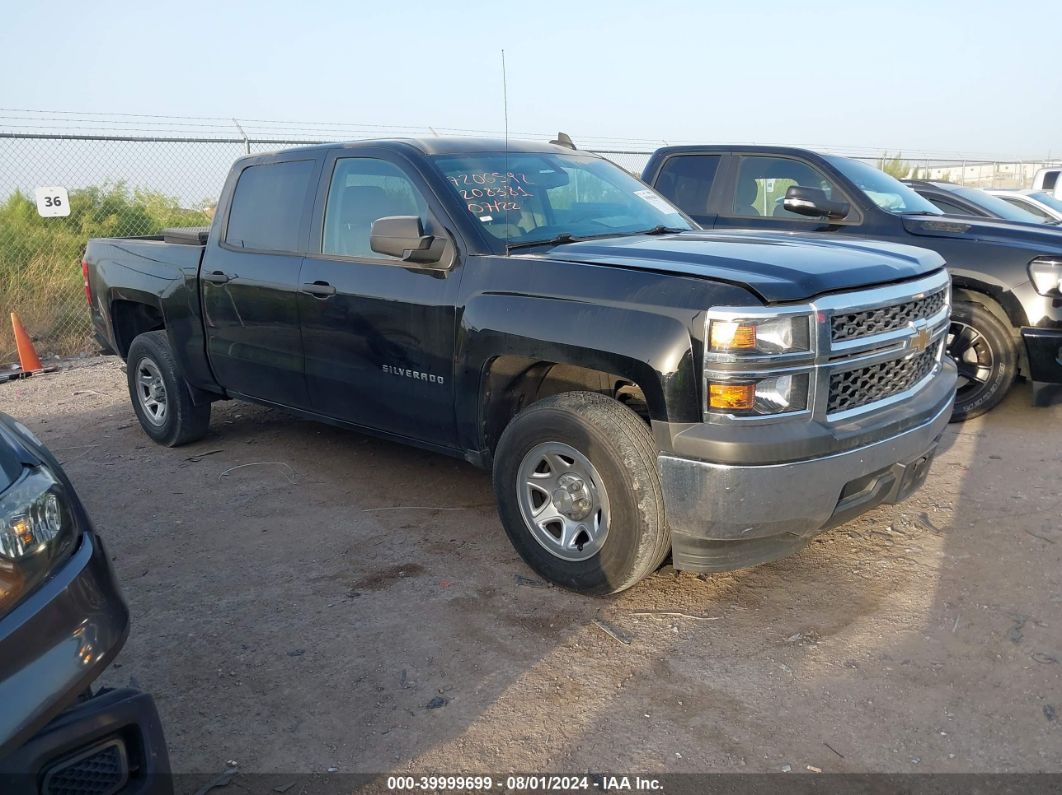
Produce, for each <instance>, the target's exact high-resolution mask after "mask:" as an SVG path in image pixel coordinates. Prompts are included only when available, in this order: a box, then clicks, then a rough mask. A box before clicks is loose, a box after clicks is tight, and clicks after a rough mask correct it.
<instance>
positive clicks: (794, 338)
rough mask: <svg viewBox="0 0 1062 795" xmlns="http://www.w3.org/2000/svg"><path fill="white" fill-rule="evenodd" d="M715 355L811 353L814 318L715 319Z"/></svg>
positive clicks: (712, 337)
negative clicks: (812, 319) (809, 351)
mask: <svg viewBox="0 0 1062 795" xmlns="http://www.w3.org/2000/svg"><path fill="white" fill-rule="evenodd" d="M708 337H709V342H708V349H709V351H710V352H712V353H736V354H742V353H746V354H749V353H751V354H757V353H758V354H772V353H792V352H797V351H806V350H810V342H811V316H810V315H794V316H791V317H772V318H763V319H755V318H748V319H741V320H713V321H712V322H711V328H710V329H709V332H708Z"/></svg>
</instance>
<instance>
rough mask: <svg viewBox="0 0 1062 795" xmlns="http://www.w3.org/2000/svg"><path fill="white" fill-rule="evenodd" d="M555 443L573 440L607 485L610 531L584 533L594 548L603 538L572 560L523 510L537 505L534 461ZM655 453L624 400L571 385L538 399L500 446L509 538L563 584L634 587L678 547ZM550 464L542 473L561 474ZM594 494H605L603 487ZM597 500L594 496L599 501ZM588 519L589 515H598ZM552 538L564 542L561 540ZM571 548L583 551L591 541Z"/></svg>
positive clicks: (590, 589) (584, 588)
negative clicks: (585, 555)
mask: <svg viewBox="0 0 1062 795" xmlns="http://www.w3.org/2000/svg"><path fill="white" fill-rule="evenodd" d="M550 445H558V446H559V447H560V448H565V447H566V448H571V449H573V450H574V451H576V453H578V454H580V455H581V456H583V457H584V458H585V460H587V461H589V463H590V470H591V471H592V475H593V478H592V479H593V480H595V482H596V480H598V479H599V480H600V485H601V486H603V491H604V492H605V493H606V494H605V497H604V498H603V500H604V503H605V506H606V507H605V509H604V511H605V512H607V523H606V527H607V531H606V533H604V534H603V535H602V537H601V540H600V542H598V541H594V540H592V539H591V538H590V537H589V536H585V534H584V537H585V538H586V543H587V544H589V545H590V547H589V548H594V547H595V546H596V545H597V544H598V543H600V547H599V548H597V549H596V552H594V553H593V555H592V557H589V558H587V559H585V560H566V559H563V558H562V557H560V556H558V555H559V554H560V553H558V552H557V551H551V549H550V548H547V546H546V544H547V543H551V542H549V540H548V539H545V540H539V539H540V538H545V537H544V533H543V529H542V528H539V529H538V531H537V534H538V537H536V531H535V530H533V529H532V521H530V520H527V519H525V516H524V510H525V509H526V510H528V511H534V510H535V508H534V506H533V505H532V503H534V502H535V498H534V497H532V498H531V499H530V502H528V499H527V498H526V496H525V495H526V494H531V493H532V492H533V489H530V490H529V489H528V484H529V483H530V481H528V480H526V479H525V477H526V473H527V472H529V471H531V472H533V473H534V474H532V476H531V477H532V478H534V477H538V476H539V475H538V474H537V473H539V471H540V470H538V469H536V470H529V469H527V467H529V466H531V463H529V462H532V461H533V460H534V459H535V457H536V456H538V455H539V453H538V452H536V451H539V450H542V449H549V446H550ZM546 455H548V453H547V454H546ZM562 457H563V455H562ZM656 458H657V450H656V444H655V443H654V441H653V436H652V433H651V432H650V430H649V428H648V427H647V426H646V424H645V423H644V422H643V421H642V420H641V419H640V418H639V417H638V415H636V414H635V413H634V412H633V411H631V410H630V409H629V408H627V407H626V406H624V405H623V404H621V403H620V402H619V401H616V400H613V399H612V398H609V397H606V396H604V395H600V394H596V393H593V392H567V393H564V394H560V395H554V396H553V397H548V398H545V399H543V400H540V401H538V402H536V403H534V404H532V405H531V406H529V407H528V408H526V409H524V410H523V411H522V412H520V413H519V414H518V415H517V416H516V417H515V418H514V419H513V420H512V422H510V423H509V425H508V426H507V427H506V429H505V432H504V433H503V434H502V436H501V439H500V440H499V442H498V447H497V449H496V451H495V457H494V493H495V495H496V496H497V499H498V513H499V515H500V516H501V521H502V524H503V525H504V527H505V532H506V533H507V534H508V536H509V540H510V541H512V544H513V546H514V547H516V551H517V552H519V553H520V557H522V558H523V559H524V561H525V562H526V563H527V564H528V565H529V566H530V567H531V568H532V569H534V570H535V571H536V572H538V573H539V574H540V575H541V576H542V577H544V578H546V579H547V580H550V581H551V582H554V583H556V584H557V585H560V586H563V587H565V588H570V589H571V590H573V591H578V592H580V593H584V594H596V595H603V594H610V593H617V592H619V591H622V590H624V589H626V588H630V587H631V586H632V585H634V584H635V583H636V582H638V581H639V580H641V579H642V578H643V577H645V576H646V575H648V574H650V573H652V572H653V571H655V570H656V569H657V568H659V567H660V564H661V563H663V562H664V559H665V558H666V557H667V555H668V553H669V552H670V551H671V535H670V533H669V532H668V529H667V523H666V520H665V517H664V499H663V493H662V490H661V488H660V475H659V473H658V472H657V463H656ZM571 460H572V462H573V464H575V465H576V466H578V461H575V460H574V459H571ZM543 463H545V462H543ZM522 468H523V471H524V473H525V476H521V470H522ZM546 470H547V473H546V474H545V475H542V476H543V477H546V478H552V477H555V475H556V473H552V472H549V471H548V470H549V467H548V465H547V467H546ZM558 471H560V470H558ZM571 471H573V472H574V471H576V470H571ZM553 493H554V494H557V492H553ZM594 494H595V495H597V496H598V497H600V496H601V495H600V494H599V493H598V492H597V490H596V489H594ZM560 496H561V498H562V499H566V497H565V495H563V494H562V495H560ZM539 499H544V500H545V502H547V503H548V506H547V507H550V508H552V509H553V510H557V508H556V506H557V505H559V504H560V503H559V502H557V500H555V499H554V498H553V497H550V498H548V499H546V498H542V497H539ZM522 505H523V506H524V508H522V507H521V506H522ZM598 507H599V506H598V505H597V504H596V503H595V504H594V509H595V510H596V509H597V508H598ZM595 515H596V514H595ZM561 521H563V519H562V520H561ZM576 521H580V520H579V519H578V516H577V517H576ZM582 521H587V522H590V521H592V517H590V518H587V519H585V520H582ZM562 532H563V531H561V534H562ZM552 544H553V545H554V546H557V545H559V544H560V540H559V539H558V540H557V541H554V542H552ZM558 548H559V547H558ZM571 551H572V554H582V552H583V551H584V546H583V545H582V544H580V545H578V547H577V549H573V550H571Z"/></svg>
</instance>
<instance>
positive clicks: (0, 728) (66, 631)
mask: <svg viewBox="0 0 1062 795" xmlns="http://www.w3.org/2000/svg"><path fill="white" fill-rule="evenodd" d="M85 521H87V519H86V520H85ZM128 631H129V609H128V608H127V607H126V605H125V602H124V601H123V600H122V596H121V594H120V593H119V591H118V585H117V583H116V581H115V578H114V574H113V572H112V571H111V566H110V562H109V561H108V560H107V554H106V552H105V551H104V548H103V545H102V543H101V542H100V540H99V538H98V537H96V535H95V534H94V533H92V532H89V531H87V532H83V533H82V535H81V540H80V543H79V545H78V547H77V549H76V550H74V554H73V555H72V556H71V558H70V559H69V560H67V561H66V563H65V564H63V566H62V567H60V569H59V570H58V571H56V572H55V573H54V574H53V575H52V577H51V578H50V579H49V580H47V581H45V582H44V584H43V585H41V586H40V587H39V588H37V589H36V590H35V591H33V592H32V593H31V594H29V596H27V597H26V598H25V599H23V600H22V601H21V602H20V603H19V604H18V605H16V606H15V608H14V609H13V610H12V611H11V612H10V613H9V614H8V615H6V616H4V617H3V618H2V619H0V705H2V708H0V758H3V757H5V756H6V755H7V753H8V752H9V751H11V750H12V749H13V748H15V747H18V746H19V745H21V744H22V743H23V742H24V741H25V740H26V739H28V738H29V736H30V735H32V734H33V733H34V732H36V731H37V730H38V729H40V728H41V727H42V726H43V725H44V724H45V723H46V722H47V721H49V720H50V719H51V718H52V717H54V716H55V715H56V714H57V713H59V712H60V711H61V710H63V709H64V708H65V707H67V706H69V705H70V704H72V703H73V702H74V701H75V700H76V699H77V698H78V696H79V695H80V694H82V693H84V692H85V691H86V690H87V689H88V687H89V685H90V684H91V683H92V682H93V681H94V680H95V679H96V678H97V677H98V676H99V675H100V674H101V673H102V672H103V670H104V669H105V668H106V667H107V666H108V665H110V663H111V661H112V660H113V659H114V658H115V656H116V655H117V654H118V651H119V649H121V647H122V644H124V643H125V638H126V634H127V633H128Z"/></svg>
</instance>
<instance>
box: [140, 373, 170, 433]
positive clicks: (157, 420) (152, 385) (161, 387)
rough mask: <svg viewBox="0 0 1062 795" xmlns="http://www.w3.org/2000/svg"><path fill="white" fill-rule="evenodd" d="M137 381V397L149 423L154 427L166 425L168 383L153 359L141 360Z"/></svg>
mask: <svg viewBox="0 0 1062 795" xmlns="http://www.w3.org/2000/svg"><path fill="white" fill-rule="evenodd" d="M135 381H136V397H137V400H138V401H139V402H140V408H141V409H143V411H144V416H146V417H147V419H148V422H150V423H151V424H152V425H163V424H165V422H166V414H167V408H168V400H167V395H166V381H165V380H163V378H162V371H161V370H159V366H158V365H157V364H155V362H154V360H153V359H148V358H144V359H141V360H140V363H139V364H138V365H137V366H136V376H135Z"/></svg>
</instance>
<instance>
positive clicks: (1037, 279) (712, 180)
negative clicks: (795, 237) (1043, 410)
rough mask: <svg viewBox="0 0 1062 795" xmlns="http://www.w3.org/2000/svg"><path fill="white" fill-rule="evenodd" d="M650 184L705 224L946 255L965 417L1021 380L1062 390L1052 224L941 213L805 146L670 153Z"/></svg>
mask: <svg viewBox="0 0 1062 795" xmlns="http://www.w3.org/2000/svg"><path fill="white" fill-rule="evenodd" d="M643 179H644V180H645V181H646V182H647V183H649V184H650V185H652V186H653V187H654V188H656V190H658V191H659V192H660V193H662V194H663V195H664V196H665V197H667V198H668V199H670V200H671V201H673V202H674V203H675V204H677V205H678V206H679V207H680V208H681V209H683V210H684V211H685V212H686V213H688V214H689V215H690V216H691V217H692V218H693V219H694V220H695V221H697V223H698V224H700V225H701V226H703V227H706V228H714V229H719V230H725V229H733V228H744V229H752V230H758V231H768V230H776V231H787V232H793V233H800V234H805V235H810V236H814V237H817V238H818V239H820V240H827V239H833V240H850V241H852V242H857V241H862V240H867V239H874V240H883V241H888V242H893V243H906V244H909V245H915V246H922V247H925V248H929V249H932V250H933V251H936V252H938V253H939V254H941V255H942V256H943V257H944V259H945V260H946V261H947V263H948V270H949V271H950V272H951V277H952V283H953V285H954V298H955V308H954V312H953V315H952V324H951V328H950V330H949V332H948V353H949V354H950V355H951V357H952V358H953V359H954V360H955V361H956V362H957V364H958V368H959V387H958V394H957V395H956V398H955V414H954V419H956V420H964V419H969V418H971V417H975V416H977V415H979V414H983V413H984V412H986V411H988V410H989V409H991V408H993V407H994V406H995V405H996V404H998V403H999V402H1000V401H1001V400H1002V399H1003V398H1004V396H1005V395H1006V393H1007V390H1008V389H1010V386H1011V385H1012V384H1013V383H1014V379H1015V377H1016V376H1017V375H1018V374H1019V373H1022V374H1024V375H1025V376H1027V377H1028V378H1029V379H1031V380H1032V381H1033V382H1034V383H1049V384H1058V383H1062V286H1060V282H1062V233H1060V232H1058V231H1054V230H1052V229H1051V228H1050V227H1043V226H1039V225H1036V226H1033V225H1029V224H1018V223H1007V222H1005V221H1001V220H994V219H988V218H962V219H959V218H952V217H941V216H942V213H941V211H940V210H939V209H937V207H935V206H934V205H933V204H931V203H930V202H929V201H927V200H926V199H924V198H923V197H921V196H919V195H918V194H917V193H916V192H915V191H914V190H912V189H911V188H909V187H908V186H906V185H904V184H902V183H901V182H900V181H899V180H896V179H894V178H893V177H891V176H889V175H888V174H885V173H883V172H882V171H879V170H878V169H876V168H873V167H872V166H869V165H867V164H865V163H862V162H860V161H857V160H851V159H848V158H845V157H838V156H834V155H822V154H818V153H816V152H811V151H808V150H806V149H794V148H789V147H761V146H671V147H665V148H663V149H658V150H657V151H656V152H655V153H654V154H653V156H652V158H651V159H650V161H649V163H648V164H647V165H646V168H645V171H644V173H643Z"/></svg>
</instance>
